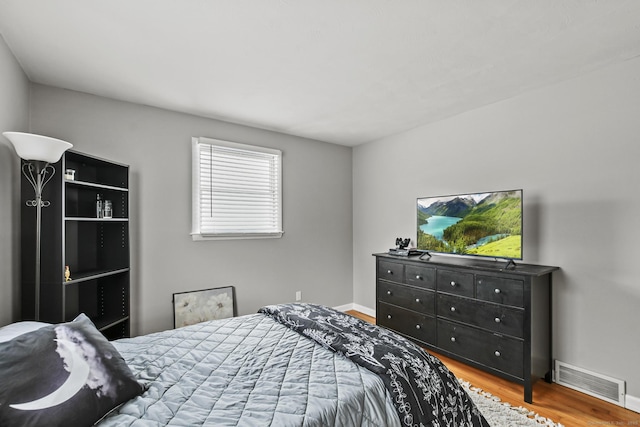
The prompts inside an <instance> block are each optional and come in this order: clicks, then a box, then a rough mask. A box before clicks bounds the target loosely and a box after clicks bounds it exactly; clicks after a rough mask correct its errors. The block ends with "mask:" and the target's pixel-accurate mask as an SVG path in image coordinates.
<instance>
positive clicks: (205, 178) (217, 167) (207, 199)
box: [191, 137, 283, 240]
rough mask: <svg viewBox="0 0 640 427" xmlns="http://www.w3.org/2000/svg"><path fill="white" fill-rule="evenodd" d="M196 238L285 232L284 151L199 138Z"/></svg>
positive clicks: (195, 184) (195, 181)
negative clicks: (283, 201)
mask: <svg viewBox="0 0 640 427" xmlns="http://www.w3.org/2000/svg"><path fill="white" fill-rule="evenodd" d="M192 145H193V166H192V167H193V230H192V233H191V234H192V236H193V239H194V240H206V239H248V238H269V237H272V238H273V237H281V236H282V233H283V231H282V152H281V151H279V150H273V149H270V148H263V147H255V146H252V145H245V144H237V143H234V142H227V141H220V140H217V139H210V138H204V137H199V138H193V139H192Z"/></svg>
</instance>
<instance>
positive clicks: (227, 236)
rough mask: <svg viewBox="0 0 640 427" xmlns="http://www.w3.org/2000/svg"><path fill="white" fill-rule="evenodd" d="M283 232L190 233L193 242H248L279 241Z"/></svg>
mask: <svg viewBox="0 0 640 427" xmlns="http://www.w3.org/2000/svg"><path fill="white" fill-rule="evenodd" d="M283 234H284V231H279V232H274V233H224V234H222V233H221V234H200V233H191V238H192V239H193V241H195V242H197V241H203V240H249V239H279V238H281V237H282V235H283Z"/></svg>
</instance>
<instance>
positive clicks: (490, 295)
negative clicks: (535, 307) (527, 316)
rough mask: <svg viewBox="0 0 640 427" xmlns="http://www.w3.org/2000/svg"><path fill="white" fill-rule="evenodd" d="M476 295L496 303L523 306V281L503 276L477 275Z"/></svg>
mask: <svg viewBox="0 0 640 427" xmlns="http://www.w3.org/2000/svg"><path fill="white" fill-rule="evenodd" d="M476 297H477V298H478V299H482V300H485V301H491V302H496V303H498V304H506V305H512V306H514V307H524V282H523V281H522V280H517V279H505V278H503V277H492V276H477V277H476Z"/></svg>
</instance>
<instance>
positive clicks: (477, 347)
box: [437, 319, 524, 379]
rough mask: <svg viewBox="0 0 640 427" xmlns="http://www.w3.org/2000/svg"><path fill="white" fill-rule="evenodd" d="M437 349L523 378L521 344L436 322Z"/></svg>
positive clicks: (455, 325) (466, 328) (470, 329)
mask: <svg viewBox="0 0 640 427" xmlns="http://www.w3.org/2000/svg"><path fill="white" fill-rule="evenodd" d="M437 345H438V347H440V348H442V349H444V350H447V351H450V352H452V353H455V354H457V355H459V356H462V357H464V358H466V359H470V360H473V361H475V362H477V363H480V364H482V365H485V366H488V367H490V368H493V369H497V370H499V371H502V372H505V373H507V374H510V375H513V376H515V377H517V378H520V379H523V378H524V374H523V372H524V366H523V360H524V359H523V354H524V349H523V347H524V346H523V341H521V340H517V339H513V338H508V337H504V336H502V335H499V334H492V333H491V332H486V331H481V330H478V329H476V328H473V327H470V326H463V325H458V324H455V323H451V322H448V321H446V320H442V319H438V344H437Z"/></svg>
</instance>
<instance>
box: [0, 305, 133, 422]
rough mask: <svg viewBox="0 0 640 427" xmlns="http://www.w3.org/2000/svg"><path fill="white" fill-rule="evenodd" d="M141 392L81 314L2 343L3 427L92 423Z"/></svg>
mask: <svg viewBox="0 0 640 427" xmlns="http://www.w3.org/2000/svg"><path fill="white" fill-rule="evenodd" d="M141 392H142V386H141V385H140V384H139V383H138V382H137V381H136V379H135V377H134V376H133V374H132V373H131V370H130V369H129V367H128V366H127V364H126V363H125V361H124V359H123V358H122V356H120V353H118V351H117V350H116V349H115V347H114V346H113V345H111V343H110V342H109V341H107V339H106V338H105V337H104V336H103V335H102V334H101V333H100V332H99V331H98V330H97V329H96V327H95V326H94V325H93V323H92V322H91V320H89V318H88V317H87V316H86V315H84V314H81V315H80V316H78V317H77V318H76V319H74V320H73V322H68V323H60V324H57V325H49V326H44V327H42V328H40V329H38V330H36V331H33V332H28V333H26V334H22V335H20V336H17V337H16V338H14V339H12V340H10V341H7V342H2V343H0V425H2V426H90V425H92V424H93V423H95V422H96V421H98V420H99V419H100V418H102V417H103V416H104V415H105V414H107V413H108V412H109V411H111V410H112V409H113V408H115V407H117V406H118V405H120V404H121V403H123V402H125V401H127V400H129V399H131V398H133V397H135V396H137V395H138V394H140V393H141Z"/></svg>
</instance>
